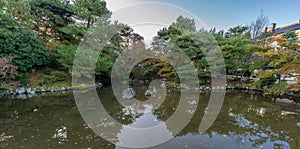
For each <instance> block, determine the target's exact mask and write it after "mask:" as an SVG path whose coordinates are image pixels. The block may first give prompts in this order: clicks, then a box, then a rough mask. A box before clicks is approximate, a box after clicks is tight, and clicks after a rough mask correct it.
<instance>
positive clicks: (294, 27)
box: [262, 20, 300, 38]
mask: <svg viewBox="0 0 300 149" xmlns="http://www.w3.org/2000/svg"><path fill="white" fill-rule="evenodd" d="M276 27H277V26H276V23H272V24H271V26H270V28H269V29H268V28H267V27H266V28H264V29H263V30H262V32H263V33H267V32H269V33H272V36H280V35H282V34H283V33H286V32H288V31H295V33H296V34H297V35H298V38H300V20H299V21H298V22H296V23H293V24H289V25H286V26H281V27H279V28H276Z"/></svg>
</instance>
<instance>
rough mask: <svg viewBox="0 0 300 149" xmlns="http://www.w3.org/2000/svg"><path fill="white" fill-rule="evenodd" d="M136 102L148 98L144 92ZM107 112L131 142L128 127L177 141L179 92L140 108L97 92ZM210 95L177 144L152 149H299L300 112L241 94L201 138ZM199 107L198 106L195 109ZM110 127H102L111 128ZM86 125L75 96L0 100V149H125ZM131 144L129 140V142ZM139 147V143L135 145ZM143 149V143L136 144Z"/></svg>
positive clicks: (229, 99) (229, 96)
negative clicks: (171, 122)
mask: <svg viewBox="0 0 300 149" xmlns="http://www.w3.org/2000/svg"><path fill="white" fill-rule="evenodd" d="M133 88H139V91H137V96H136V98H137V99H139V100H141V101H147V100H151V99H149V98H147V97H145V96H144V91H146V90H147V87H145V86H134V87H133ZM97 93H98V95H99V97H100V100H101V103H102V104H103V105H104V107H105V109H106V111H107V112H108V113H109V114H110V116H111V117H113V118H114V119H115V120H116V121H118V122H120V123H122V124H123V125H122V128H119V132H118V133H117V134H115V138H112V140H113V139H114V141H115V142H117V144H118V141H120V140H118V137H120V136H122V135H123V136H126V135H128V134H126V133H128V132H126V129H125V128H126V126H132V127H149V126H155V125H158V124H163V125H162V126H165V127H164V130H163V131H161V133H160V134H156V135H157V137H159V136H161V135H172V130H169V126H167V125H166V124H165V121H166V120H167V119H168V118H169V117H171V116H172V114H174V111H175V109H176V108H177V105H178V103H179V97H180V94H181V93H180V91H178V90H169V91H168V92H167V95H166V99H165V100H164V102H163V103H162V104H161V105H160V106H157V105H153V104H146V103H145V104H143V103H142V102H141V104H138V105H133V106H129V107H123V106H121V105H120V104H119V103H118V101H117V100H116V99H115V97H114V95H113V91H112V89H111V88H102V89H100V90H98V91H97ZM209 97H210V93H200V100H199V104H198V106H197V109H196V110H195V111H193V112H191V111H189V110H187V111H186V112H187V113H190V114H194V115H193V116H192V119H191V121H190V122H189V123H188V124H187V125H186V126H185V127H184V129H182V130H181V131H180V132H179V133H178V134H176V135H175V136H172V137H174V138H173V139H171V140H169V141H167V142H165V143H163V144H161V145H158V146H154V147H151V148H154V149H182V148H191V149H198V148H243V149H244V148H267V149H268V148H293V149H299V148H300V127H299V126H297V125H299V123H300V108H299V107H295V106H291V105H280V104H277V103H275V102H273V101H272V99H271V98H268V97H263V96H260V95H250V94H246V93H242V92H228V93H226V97H225V100H224V103H223V106H222V109H221V111H220V113H219V115H218V117H217V118H216V120H215V122H214V123H213V125H212V126H211V127H210V128H209V129H207V130H206V131H205V132H203V133H199V132H198V128H199V125H200V122H201V119H202V117H203V115H204V113H205V111H206V107H207V105H208V102H209ZM190 104H195V103H190ZM109 124H110V123H109V122H107V123H105V124H103V125H106V126H105V127H109ZM90 127H92V126H90V125H89V124H86V123H85V122H84V120H83V119H82V117H81V115H80V112H79V111H78V108H77V106H76V103H75V100H74V96H73V94H72V93H65V94H53V95H41V96H36V97H32V98H28V99H23V100H22V99H8V100H7V99H1V100H0V148H51V149H52V148H79V149H87V148H91V149H92V148H101V149H114V148H117V149H125V148H124V147H121V146H118V145H114V144H113V143H111V142H109V141H106V140H105V139H102V138H101V137H99V136H98V135H96V133H94V132H93V131H92V130H91V129H90ZM129 139H130V138H129ZM133 141H134V140H133ZM137 143H138V142H137Z"/></svg>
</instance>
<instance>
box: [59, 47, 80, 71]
mask: <svg viewBox="0 0 300 149" xmlns="http://www.w3.org/2000/svg"><path fill="white" fill-rule="evenodd" d="M77 48H78V45H74V44H60V45H59V46H58V48H57V55H56V56H57V58H58V59H57V61H58V62H59V63H60V64H61V65H62V66H64V67H65V68H67V69H68V70H70V71H72V66H73V60H74V56H75V53H76V50H77Z"/></svg>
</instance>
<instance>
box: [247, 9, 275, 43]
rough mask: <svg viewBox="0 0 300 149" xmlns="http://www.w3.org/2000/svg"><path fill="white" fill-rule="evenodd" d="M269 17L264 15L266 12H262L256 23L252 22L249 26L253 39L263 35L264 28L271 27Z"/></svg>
mask: <svg viewBox="0 0 300 149" xmlns="http://www.w3.org/2000/svg"><path fill="white" fill-rule="evenodd" d="M269 22H270V19H269V17H267V16H265V15H264V12H263V11H261V13H260V15H259V16H258V17H257V19H256V20H255V21H252V22H251V23H250V25H249V31H250V34H251V37H252V38H256V37H259V36H260V35H261V34H262V31H263V29H264V28H266V27H267V26H268V25H269Z"/></svg>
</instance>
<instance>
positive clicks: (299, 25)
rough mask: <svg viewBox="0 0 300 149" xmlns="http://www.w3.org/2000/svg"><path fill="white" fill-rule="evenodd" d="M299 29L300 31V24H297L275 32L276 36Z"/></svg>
mask: <svg viewBox="0 0 300 149" xmlns="http://www.w3.org/2000/svg"><path fill="white" fill-rule="evenodd" d="M297 29H300V23H295V24H291V25H288V26H284V27H280V28H277V29H276V30H275V34H281V33H284V32H288V31H293V30H297Z"/></svg>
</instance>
